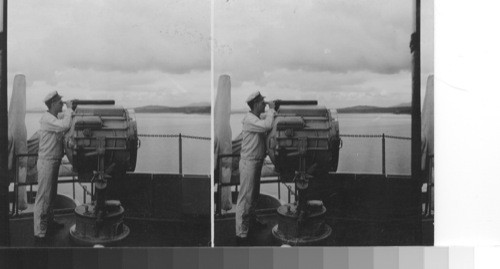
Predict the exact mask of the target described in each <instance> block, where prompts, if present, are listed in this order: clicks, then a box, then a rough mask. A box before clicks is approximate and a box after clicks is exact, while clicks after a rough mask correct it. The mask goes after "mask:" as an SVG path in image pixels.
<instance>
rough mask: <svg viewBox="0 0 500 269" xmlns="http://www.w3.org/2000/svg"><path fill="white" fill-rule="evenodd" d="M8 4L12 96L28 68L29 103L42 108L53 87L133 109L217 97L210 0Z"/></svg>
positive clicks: (26, 1)
mask: <svg viewBox="0 0 500 269" xmlns="http://www.w3.org/2000/svg"><path fill="white" fill-rule="evenodd" d="M8 8H9V10H8V20H9V21H8V27H9V28H8V31H9V32H8V79H9V98H10V93H11V91H12V83H13V79H14V76H15V75H16V74H24V75H25V76H26V81H27V90H26V92H27V100H26V102H27V109H28V110H30V109H43V108H44V104H43V102H42V100H43V98H44V96H45V95H46V94H48V93H49V92H50V91H52V90H57V91H58V92H59V94H61V95H63V96H64V98H66V99H113V100H115V101H116V104H117V105H123V106H125V107H128V108H130V107H139V106H144V105H165V106H183V105H189V104H193V103H200V102H204V103H209V102H210V98H211V91H210V85H211V82H210V79H211V70H210V42H211V41H210V29H211V26H210V12H211V5H210V1H199V0H182V1H180V0H179V1H174V0H148V1H130V0H106V1H101V0H85V1H83V0H76V1H66V0H47V1H36V0H16V1H9V5H8ZM9 101H10V100H9Z"/></svg>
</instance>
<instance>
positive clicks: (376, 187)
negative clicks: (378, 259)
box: [214, 173, 434, 246]
mask: <svg viewBox="0 0 500 269" xmlns="http://www.w3.org/2000/svg"><path fill="white" fill-rule="evenodd" d="M421 186H422V184H421V182H418V181H416V180H413V179H412V178H411V177H410V176H405V175H389V176H385V175H380V174H342V173H332V174H330V175H329V176H328V177H326V178H323V179H317V180H313V181H310V187H309V189H310V192H309V193H310V196H309V197H308V200H321V201H322V202H323V204H324V206H325V207H326V209H327V212H326V214H325V222H326V223H327V224H328V225H329V226H330V227H331V228H332V234H331V235H330V236H329V237H328V238H327V239H326V240H324V241H322V242H321V243H320V244H315V245H320V246H414V245H433V243H434V218H433V215H429V216H427V217H424V216H423V215H422V201H424V200H425V199H423V198H422V197H421V196H424V197H425V195H427V194H426V193H422V188H421ZM234 197H236V195H234V194H233V198H234ZM234 200H235V199H233V201H234ZM260 203H261V201H259V206H258V208H260V209H259V210H258V211H257V214H258V218H259V220H260V221H262V222H264V223H266V224H267V226H266V228H265V229H263V230H260V231H252V230H250V233H249V235H248V238H249V244H250V245H251V246H280V245H281V244H282V243H281V242H279V241H278V240H276V239H275V238H274V236H273V235H272V231H271V230H272V228H273V227H274V226H275V225H276V224H277V223H278V215H277V212H276V205H275V204H274V208H265V205H262V204H260ZM264 208H265V209H264ZM214 231H215V238H214V243H215V245H216V246H236V238H235V216H234V213H232V212H230V213H226V214H223V213H222V214H218V215H217V216H216V218H215V223H214Z"/></svg>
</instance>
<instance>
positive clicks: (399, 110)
mask: <svg viewBox="0 0 500 269" xmlns="http://www.w3.org/2000/svg"><path fill="white" fill-rule="evenodd" d="M337 112H338V113H393V114H411V106H392V107H377V106H353V107H346V108H337Z"/></svg>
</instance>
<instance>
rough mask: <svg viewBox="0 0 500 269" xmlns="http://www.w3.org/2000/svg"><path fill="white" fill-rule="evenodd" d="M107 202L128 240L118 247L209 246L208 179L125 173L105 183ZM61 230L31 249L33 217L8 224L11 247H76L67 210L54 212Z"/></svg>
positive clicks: (25, 215) (23, 216) (21, 216)
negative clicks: (114, 206)
mask: <svg viewBox="0 0 500 269" xmlns="http://www.w3.org/2000/svg"><path fill="white" fill-rule="evenodd" d="M31 195H33V194H31ZM107 197H108V199H109V200H119V201H120V202H121V204H122V206H123V207H124V209H125V215H124V224H125V225H127V226H128V227H129V228H130V234H129V235H128V237H127V238H125V239H124V240H123V241H120V242H119V243H118V244H114V245H109V246H122V247H129V246H134V247H168V246H178V247H182V246H210V244H211V243H210V242H211V235H210V234H211V233H210V232H211V223H210V176H208V175H179V174H149V173H128V174H126V175H125V176H123V177H122V178H120V179H119V180H109V181H108V187H107ZM55 219H56V220H58V221H60V222H63V223H64V224H65V225H64V228H63V229H60V230H59V231H57V232H53V233H49V234H48V237H47V240H46V242H44V243H42V244H40V243H35V241H34V236H33V214H32V213H21V214H19V215H16V216H12V217H11V218H10V239H11V244H10V246H11V247H70V246H71V247H77V246H78V245H76V244H74V243H73V242H72V241H71V239H70V236H69V229H70V228H71V226H72V225H73V224H74V223H75V217H74V213H73V209H70V208H66V209H60V210H57V211H55Z"/></svg>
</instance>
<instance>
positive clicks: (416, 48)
mask: <svg viewBox="0 0 500 269" xmlns="http://www.w3.org/2000/svg"><path fill="white" fill-rule="evenodd" d="M414 14H415V15H414V16H415V20H414V32H413V33H412V35H411V41H410V49H411V52H412V56H413V57H412V68H413V69H412V99H411V101H412V105H411V106H412V113H411V175H412V179H413V180H414V183H415V193H414V197H415V200H416V201H415V202H416V204H415V213H414V214H415V215H416V220H415V221H416V222H417V223H416V238H415V241H416V242H415V243H416V244H421V243H422V201H421V200H422V197H421V184H420V179H421V176H420V173H421V172H420V169H421V165H420V163H421V148H420V144H421V126H422V125H421V118H420V0H415V10H414Z"/></svg>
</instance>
